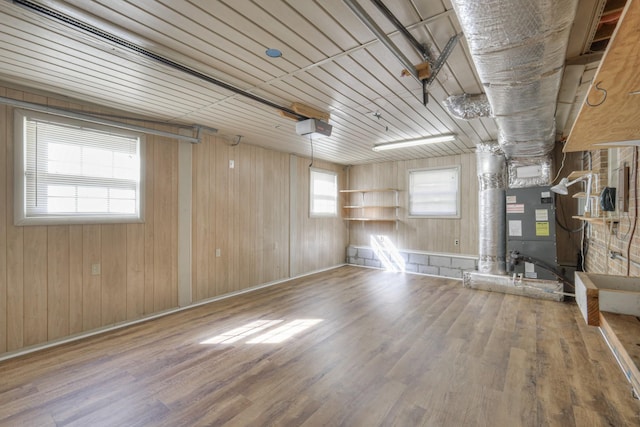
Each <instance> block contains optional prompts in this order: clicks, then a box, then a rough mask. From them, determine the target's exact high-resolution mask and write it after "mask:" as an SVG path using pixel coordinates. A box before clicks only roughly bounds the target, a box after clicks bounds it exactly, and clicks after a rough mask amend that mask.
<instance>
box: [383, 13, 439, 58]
mask: <svg viewBox="0 0 640 427" xmlns="http://www.w3.org/2000/svg"><path fill="white" fill-rule="evenodd" d="M371 2H372V3H373V4H374V5H376V7H377V8H378V9H379V10H380V12H382V14H383V15H384V16H386V17H387V18H388V19H389V21H391V23H392V24H393V25H394V26H395V27H396V29H397V30H398V31H399V32H400V33H401V34H402V35H403V36H404V37H405V38H406V39H407V40H408V41H409V43H411V45H412V46H413V47H414V48H415V50H417V51H418V53H419V54H420V56H422V58H423V59H424V60H425V61H427V62H428V63H429V64H433V54H432V53H431V51H430V50H429V47H428V46H427V45H426V44H423V43H420V42H419V41H418V40H416V38H415V37H413V34H411V33H410V32H409V30H407V28H406V27H405V26H404V25H402V22H400V20H399V19H398V18H396V16H395V15H394V14H393V13H392V12H391V11H390V10H389V8H388V7H387V6H385V4H384V3H382V0H371Z"/></svg>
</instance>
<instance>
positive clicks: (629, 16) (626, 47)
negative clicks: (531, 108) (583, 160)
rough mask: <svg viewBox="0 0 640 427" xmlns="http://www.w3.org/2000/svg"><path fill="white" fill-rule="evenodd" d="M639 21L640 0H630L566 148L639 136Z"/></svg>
mask: <svg viewBox="0 0 640 427" xmlns="http://www.w3.org/2000/svg"><path fill="white" fill-rule="evenodd" d="M639 23H640V1H639V0H628V1H627V5H626V7H625V10H624V12H623V14H622V16H621V20H620V23H619V25H618V27H617V28H616V31H615V33H614V34H613V37H612V38H611V40H610V42H609V46H608V47H607V50H606V52H605V55H604V57H603V58H602V61H601V63H600V67H599V69H598V71H597V73H596V75H595V77H594V79H593V83H592V86H591V90H590V91H589V93H588V94H587V99H586V100H585V102H584V104H583V105H582V108H581V109H580V112H579V113H578V118H577V119H576V122H575V123H574V125H573V127H572V129H571V132H570V133H569V137H568V139H567V143H566V145H565V147H564V151H589V150H594V149H596V148H598V147H596V146H595V145H594V144H598V143H603V142H620V141H628V140H637V139H638V135H639V134H640V126H639V125H638V118H637V111H638V110H640V95H639V94H638V90H639V89H640V74H639V73H638V69H639V68H640V51H639V50H638V44H640V32H638V24H639ZM596 86H598V87H596ZM602 89H603V90H602ZM587 101H588V102H590V103H591V104H592V105H593V106H590V105H588V104H587Z"/></svg>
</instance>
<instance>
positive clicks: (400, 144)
mask: <svg viewBox="0 0 640 427" xmlns="http://www.w3.org/2000/svg"><path fill="white" fill-rule="evenodd" d="M455 139H456V136H455V135H454V134H447V135H436V136H428V137H426V138H418V139H405V140H402V141H395V142H385V143H384V144H377V145H374V146H373V151H382V150H393V149H396V148H406V147H415V146H417V145H426V144H437V143H438V142H449V141H453V140H455Z"/></svg>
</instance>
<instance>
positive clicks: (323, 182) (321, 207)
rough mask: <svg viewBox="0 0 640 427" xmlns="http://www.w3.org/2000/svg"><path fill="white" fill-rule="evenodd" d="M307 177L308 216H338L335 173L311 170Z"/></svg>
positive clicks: (336, 177)
mask: <svg viewBox="0 0 640 427" xmlns="http://www.w3.org/2000/svg"><path fill="white" fill-rule="evenodd" d="M309 177H310V180H309V181H310V189H309V201H310V204H309V214H310V216H312V217H317V216H338V175H337V174H336V173H335V172H330V171H324V170H320V169H311V170H310V173H309Z"/></svg>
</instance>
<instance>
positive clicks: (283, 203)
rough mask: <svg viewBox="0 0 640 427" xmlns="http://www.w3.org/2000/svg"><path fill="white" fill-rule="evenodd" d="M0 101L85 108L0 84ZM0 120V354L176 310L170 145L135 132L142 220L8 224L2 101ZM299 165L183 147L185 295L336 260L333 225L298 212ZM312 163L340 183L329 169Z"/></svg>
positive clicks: (217, 143)
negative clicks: (188, 192)
mask: <svg viewBox="0 0 640 427" xmlns="http://www.w3.org/2000/svg"><path fill="white" fill-rule="evenodd" d="M0 96H6V97H9V98H14V99H19V100H24V101H28V102H34V103H39V104H48V105H51V106H56V107H61V108H73V109H77V110H83V109H84V110H86V111H96V110H97V109H96V108H93V107H92V108H89V107H87V106H84V105H81V104H72V103H69V102H67V101H60V100H59V99H58V98H61V97H57V96H55V95H47V96H45V95H40V94H38V95H36V94H34V93H29V92H25V91H20V90H15V89H9V88H3V87H0ZM105 111H106V110H105ZM0 119H1V120H0V165H2V166H1V167H0V355H1V354H2V353H5V352H12V351H16V350H19V349H22V348H25V347H29V346H32V345H36V344H41V343H44V342H47V341H51V340H56V339H59V338H63V337H67V336H70V335H74V334H79V333H82V332H85V331H90V330H93V329H96V328H101V327H104V326H109V325H112V324H114V323H119V322H124V321H129V320H134V319H139V318H141V317H144V316H146V315H150V314H153V313H157V312H160V311H164V310H167V309H170V308H175V307H177V306H178V253H177V252H178V249H177V242H178V177H179V173H178V172H179V171H178V144H179V143H178V142H176V141H175V140H173V139H169V138H164V137H157V136H151V135H147V137H146V145H145V149H146V151H145V156H146V157H145V163H146V165H145V204H146V209H145V222H144V223H142V224H110V225H100V224H97V225H69V226H25V227H15V226H14V225H13V185H14V184H13V129H12V127H13V108H12V107H10V106H6V105H1V104H0ZM163 130H167V131H173V132H177V129H171V128H168V127H164V128H163ZM229 160H234V162H235V165H234V166H235V167H234V169H230V168H229ZM291 164H295V165H296V168H295V171H296V176H295V177H294V178H295V180H292V177H291V170H292V168H291ZM308 164H309V160H308V159H303V158H297V157H295V156H290V155H288V154H284V153H281V152H276V151H273V150H267V149H262V148H259V147H256V146H251V145H247V144H240V145H238V146H231V145H230V144H229V143H228V142H226V141H225V140H223V139H221V138H216V137H214V136H206V138H205V141H204V142H203V143H202V144H199V145H196V146H193V165H192V167H193V173H192V183H193V187H192V193H193V194H192V196H193V201H192V227H193V228H192V230H193V232H192V261H191V271H192V281H191V290H192V301H193V302H196V301H201V300H203V299H206V298H211V297H215V296H218V295H223V294H226V293H229V292H233V291H237V290H241V289H245V288H248V287H252V286H256V285H260V284H263V283H268V282H271V281H274V280H277V279H282V278H286V277H289V275H290V274H295V275H300V274H303V273H307V272H311V271H314V270H318V269H322V268H328V267H331V266H334V265H338V264H342V263H343V262H344V259H345V248H346V246H347V233H346V226H345V225H344V221H342V219H341V218H340V217H338V218H333V219H311V218H308V206H309V203H308V189H309V181H308V179H309V178H308ZM317 166H318V167H323V168H326V169H330V170H335V171H337V172H339V174H340V182H341V185H343V184H344V176H345V174H344V172H343V171H342V168H341V167H340V166H336V165H331V164H328V163H322V162H317ZM187 175H188V174H187ZM341 188H343V187H341ZM294 196H295V198H296V200H297V201H298V202H299V203H298V204H296V205H294V206H293V208H292V205H291V202H290V200H291V198H292V197H294ZM290 212H294V216H295V218H296V220H295V222H292V221H291V213H290ZM290 242H293V245H291V244H290ZM216 249H220V256H219V257H217V256H216ZM93 264H100V270H101V274H100V275H92V274H91V266H92V265H93Z"/></svg>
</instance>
